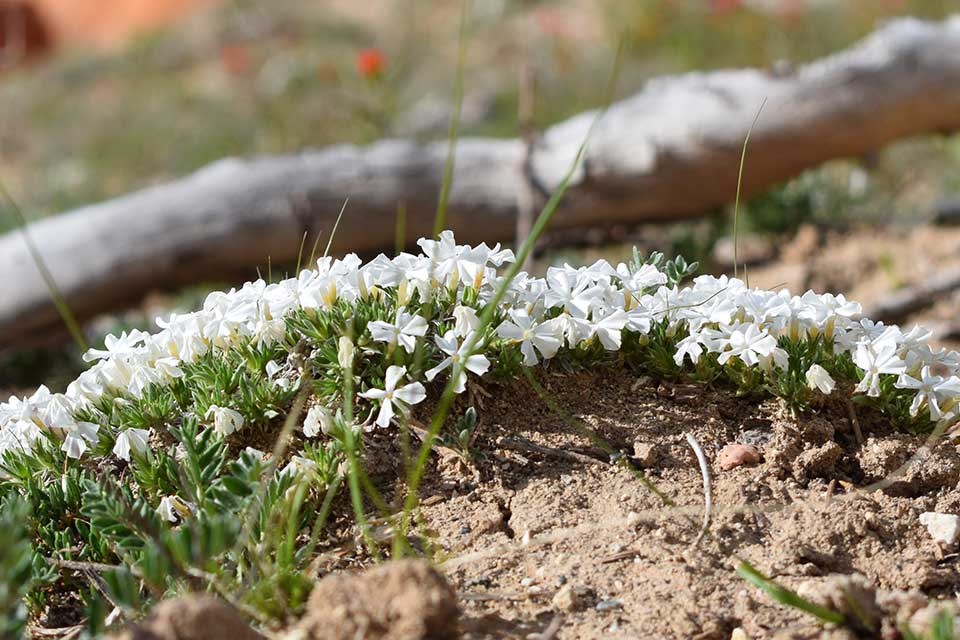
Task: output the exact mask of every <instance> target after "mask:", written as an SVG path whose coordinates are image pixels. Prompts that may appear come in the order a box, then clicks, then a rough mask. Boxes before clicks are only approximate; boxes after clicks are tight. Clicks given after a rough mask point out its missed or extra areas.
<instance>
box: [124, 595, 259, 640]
mask: <svg viewBox="0 0 960 640" xmlns="http://www.w3.org/2000/svg"><path fill="white" fill-rule="evenodd" d="M114 638H115V640H265V638H264V636H262V635H260V634H259V633H257V632H256V631H254V630H253V629H251V628H250V627H249V626H248V625H247V623H246V622H244V621H243V619H242V618H241V617H240V616H239V615H238V614H237V612H236V611H235V610H234V609H233V608H232V607H230V606H229V605H227V604H226V603H224V602H222V601H220V600H218V599H216V598H213V597H210V596H208V595H202V594H197V595H192V596H186V597H183V598H177V599H175V600H167V601H166V602H161V603H160V604H158V605H157V606H156V607H154V609H153V611H151V612H150V615H149V616H147V618H146V619H145V620H144V621H143V622H141V623H140V624H138V625H135V626H133V627H131V628H129V629H127V630H126V631H124V632H122V633H121V634H120V635H118V636H115V637H114Z"/></svg>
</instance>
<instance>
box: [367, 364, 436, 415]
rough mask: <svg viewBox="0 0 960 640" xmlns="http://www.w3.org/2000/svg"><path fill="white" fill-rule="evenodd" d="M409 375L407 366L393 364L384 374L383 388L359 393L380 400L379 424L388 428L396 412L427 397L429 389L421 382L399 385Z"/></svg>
mask: <svg viewBox="0 0 960 640" xmlns="http://www.w3.org/2000/svg"><path fill="white" fill-rule="evenodd" d="M405 375H407V368H406V367H398V366H396V365H391V366H390V367H388V368H387V373H386V375H385V376H384V386H383V389H369V390H368V391H366V392H364V393H361V394H359V395H360V396H361V397H363V398H367V399H368V400H377V401H378V402H380V412H379V413H378V414H377V422H376V424H377V426H378V427H381V428H384V429H385V428H386V427H388V426H390V421H391V420H392V419H393V416H394V413H395V412H396V411H397V410H399V411H405V410H406V409H407V407H409V406H410V405H414V404H418V403H420V402H422V401H423V399H424V398H426V397H427V391H426V389H424V388H423V385H422V384H420V383H419V382H411V383H409V384H406V385H404V386H402V387H399V386H397V385H398V384H399V383H400V381H401V380H402V379H403V377H404V376H405Z"/></svg>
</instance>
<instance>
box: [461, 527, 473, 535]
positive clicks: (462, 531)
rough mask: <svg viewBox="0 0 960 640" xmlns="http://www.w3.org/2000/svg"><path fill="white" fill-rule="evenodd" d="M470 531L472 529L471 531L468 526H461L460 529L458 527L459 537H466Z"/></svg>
mask: <svg viewBox="0 0 960 640" xmlns="http://www.w3.org/2000/svg"><path fill="white" fill-rule="evenodd" d="M471 531H473V529H471V528H470V527H469V526H467V525H463V526H462V527H460V535H464V536H465V535H467V534H468V533H470V532H471Z"/></svg>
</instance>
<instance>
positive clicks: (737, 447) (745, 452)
mask: <svg viewBox="0 0 960 640" xmlns="http://www.w3.org/2000/svg"><path fill="white" fill-rule="evenodd" d="M717 460H718V461H719V463H720V468H721V469H723V470H724V471H729V470H730V469H733V468H735V467H739V466H742V465H745V464H756V463H757V462H760V451H759V450H758V449H757V448H756V447H754V446H752V445H749V444H728V445H727V446H725V447H724V448H723V449H721V450H720V454H719V455H718V456H717Z"/></svg>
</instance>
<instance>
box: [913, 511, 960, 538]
mask: <svg viewBox="0 0 960 640" xmlns="http://www.w3.org/2000/svg"><path fill="white" fill-rule="evenodd" d="M920 524H922V525H924V526H925V527H927V531H929V532H930V536H931V537H933V539H934V540H936V541H937V542H939V543H940V544H942V545H945V546H952V545H953V544H954V543H956V542H957V539H958V538H960V516H955V515H952V514H949V513H936V512H935V511H927V512H925V513H921V514H920Z"/></svg>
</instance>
